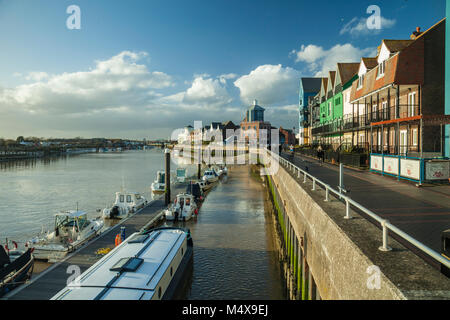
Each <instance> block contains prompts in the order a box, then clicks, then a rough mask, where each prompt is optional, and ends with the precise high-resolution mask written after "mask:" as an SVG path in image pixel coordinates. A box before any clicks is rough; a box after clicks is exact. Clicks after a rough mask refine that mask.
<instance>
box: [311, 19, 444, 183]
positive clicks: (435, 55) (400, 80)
mask: <svg viewBox="0 0 450 320" xmlns="http://www.w3.org/2000/svg"><path fill="white" fill-rule="evenodd" d="M445 36H446V20H445V19H443V20H441V21H439V22H438V23H437V24H435V25H434V26H432V27H431V28H430V29H428V30H426V31H424V32H422V31H421V30H420V28H417V29H416V31H414V32H413V33H412V35H411V36H410V39H402V40H392V39H384V40H382V41H381V44H380V46H379V47H378V50H377V55H376V57H363V58H361V61H360V62H359V63H338V64H337V67H336V71H330V72H329V74H328V78H325V79H323V80H322V83H321V89H320V93H319V94H318V95H317V96H316V97H315V99H314V98H312V99H310V101H309V102H310V108H311V110H312V112H314V105H317V99H319V100H320V121H314V116H313V117H312V126H313V129H312V136H313V138H312V140H313V141H314V142H316V143H318V144H322V145H325V146H327V145H328V146H331V147H332V149H333V150H334V152H335V153H336V152H337V153H336V154H338V153H339V152H341V153H342V152H343V151H344V150H345V151H356V153H358V154H368V155H369V156H370V168H371V169H372V170H373V171H377V172H381V173H383V174H387V175H394V176H398V178H399V179H400V178H404V179H410V180H414V181H418V182H422V181H424V180H433V179H435V180H438V179H439V178H441V179H442V177H447V176H450V167H449V164H448V161H447V162H446V160H445V159H444V156H445V150H446V149H448V148H449V147H448V141H446V140H445V126H446V125H448V124H450V116H449V115H446V111H445V70H444V68H443V66H444V65H445V53H446V52H445V44H446V42H445ZM341 157H342V155H341ZM335 160H336V161H339V156H337V159H335ZM366 163H369V161H368V162H366Z"/></svg>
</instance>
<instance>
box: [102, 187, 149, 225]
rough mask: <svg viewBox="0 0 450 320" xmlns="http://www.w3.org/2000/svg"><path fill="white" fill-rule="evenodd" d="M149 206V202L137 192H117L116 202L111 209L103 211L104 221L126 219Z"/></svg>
mask: <svg viewBox="0 0 450 320" xmlns="http://www.w3.org/2000/svg"><path fill="white" fill-rule="evenodd" d="M146 204H147V200H146V199H145V198H144V197H143V196H142V195H141V194H140V193H137V192H125V191H121V192H116V201H115V202H114V204H113V205H112V207H111V208H105V209H103V214H102V216H103V218H104V219H125V218H128V217H129V216H130V215H131V214H133V213H135V212H136V211H138V210H139V209H141V208H143V207H144V206H145V205H146Z"/></svg>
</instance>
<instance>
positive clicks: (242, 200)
mask: <svg viewBox="0 0 450 320" xmlns="http://www.w3.org/2000/svg"><path fill="white" fill-rule="evenodd" d="M268 206H270V203H269V202H268V201H267V199H265V192H264V189H263V185H262V181H261V180H260V178H259V177H257V176H256V177H255V174H254V173H251V171H250V169H249V167H248V166H241V167H233V168H231V169H230V172H229V175H228V177H227V178H225V179H224V180H222V181H221V182H220V183H219V184H218V185H217V186H216V187H215V188H214V189H212V191H211V192H210V193H209V194H208V196H207V198H206V201H205V202H204V204H203V206H202V207H201V209H200V213H199V216H198V218H197V219H196V221H195V220H191V221H189V222H186V223H179V224H180V225H183V226H185V227H187V228H189V229H190V230H191V234H192V238H193V240H194V262H193V274H192V279H191V287H190V290H188V294H187V298H188V299H190V300H284V299H286V293H285V287H284V285H283V280H282V276H281V270H280V266H279V262H278V254H277V251H276V246H275V240H274V239H275V238H274V235H273V226H271V225H270V223H271V222H270V221H271V219H269V217H268V216H267V215H268V212H270V210H268ZM167 225H172V224H170V223H167Z"/></svg>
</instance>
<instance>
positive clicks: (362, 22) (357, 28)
mask: <svg viewBox="0 0 450 320" xmlns="http://www.w3.org/2000/svg"><path fill="white" fill-rule="evenodd" d="M367 19H368V18H357V17H355V18H353V19H352V20H350V21H349V22H348V23H346V24H345V25H344V26H343V27H342V29H341V31H340V32H339V33H340V34H341V35H343V34H346V33H348V34H350V35H351V36H353V37H357V36H363V35H378V34H379V33H380V32H381V31H382V30H383V29H389V28H392V27H393V26H395V24H396V22H397V21H396V20H395V19H392V20H391V19H387V18H384V17H380V19H381V26H380V29H369V28H368V27H367Z"/></svg>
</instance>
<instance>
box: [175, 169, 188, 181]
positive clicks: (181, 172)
mask: <svg viewBox="0 0 450 320" xmlns="http://www.w3.org/2000/svg"><path fill="white" fill-rule="evenodd" d="M177 181H178V182H181V183H183V182H185V181H186V168H177Z"/></svg>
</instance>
